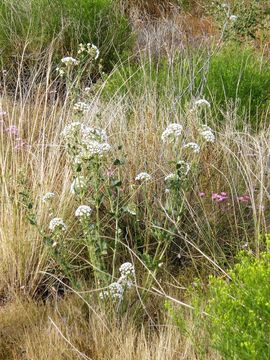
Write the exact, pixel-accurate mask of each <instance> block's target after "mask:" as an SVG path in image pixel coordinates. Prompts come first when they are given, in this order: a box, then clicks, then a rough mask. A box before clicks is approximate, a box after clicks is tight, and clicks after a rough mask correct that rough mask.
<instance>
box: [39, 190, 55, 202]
mask: <svg viewBox="0 0 270 360" xmlns="http://www.w3.org/2000/svg"><path fill="white" fill-rule="evenodd" d="M54 197H55V193H53V192H47V193H46V194H45V195H44V196H43V197H42V201H43V202H44V203H46V202H48V201H50V200H51V199H53V198H54Z"/></svg>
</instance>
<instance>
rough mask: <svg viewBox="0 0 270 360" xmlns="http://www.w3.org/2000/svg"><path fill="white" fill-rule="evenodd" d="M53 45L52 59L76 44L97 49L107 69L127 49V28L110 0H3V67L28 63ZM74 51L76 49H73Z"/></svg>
mask: <svg viewBox="0 0 270 360" xmlns="http://www.w3.org/2000/svg"><path fill="white" fill-rule="evenodd" d="M52 42H53V50H52V51H53V56H54V58H56V60H57V59H58V60H59V58H60V57H62V56H66V55H73V56H74V55H76V53H75V54H74V49H76V48H77V46H78V44H79V43H80V42H83V43H88V42H92V43H94V44H96V45H97V46H98V47H99V48H100V49H101V55H102V58H103V60H104V64H105V69H107V70H108V69H110V68H111V67H112V64H114V63H115V62H116V61H118V59H119V56H121V54H123V53H124V52H125V51H126V50H127V49H128V48H129V46H130V44H131V41H130V27H129V24H128V22H127V20H126V19H125V18H124V17H123V16H122V15H121V14H120V12H119V11H116V9H115V5H114V3H113V2H112V1H111V0H90V1H88V0H87V1H86V0H78V1H76V4H75V3H74V1H72V0H56V1H53V2H50V1H47V0H22V1H14V0H4V1H2V2H1V4H0V47H1V49H2V51H1V59H2V64H3V66H4V67H5V66H7V65H9V66H10V63H15V64H16V63H17V62H20V60H21V58H22V56H24V58H25V59H26V60H27V61H28V63H30V64H31V63H32V62H35V61H38V60H39V59H40V57H41V56H42V52H43V51H44V50H45V49H46V48H48V47H50V45H51V43H52ZM75 51H76V50H75Z"/></svg>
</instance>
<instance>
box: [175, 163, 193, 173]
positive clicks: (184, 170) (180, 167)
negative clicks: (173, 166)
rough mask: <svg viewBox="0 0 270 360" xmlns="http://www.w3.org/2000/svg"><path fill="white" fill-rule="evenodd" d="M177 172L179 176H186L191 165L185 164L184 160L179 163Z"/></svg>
mask: <svg viewBox="0 0 270 360" xmlns="http://www.w3.org/2000/svg"><path fill="white" fill-rule="evenodd" d="M177 171H178V174H179V176H186V175H187V174H188V173H189V171H190V164H189V163H187V162H185V161H184V160H180V161H178V162H177Z"/></svg>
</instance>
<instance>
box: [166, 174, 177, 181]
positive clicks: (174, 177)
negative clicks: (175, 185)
mask: <svg viewBox="0 0 270 360" xmlns="http://www.w3.org/2000/svg"><path fill="white" fill-rule="evenodd" d="M164 180H165V181H166V182H172V181H177V180H179V176H178V175H177V174H174V173H170V174H169V175H167V176H165V179H164Z"/></svg>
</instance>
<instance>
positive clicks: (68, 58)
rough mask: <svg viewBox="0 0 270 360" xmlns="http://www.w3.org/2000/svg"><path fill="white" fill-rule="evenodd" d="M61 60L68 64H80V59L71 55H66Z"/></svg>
mask: <svg viewBox="0 0 270 360" xmlns="http://www.w3.org/2000/svg"><path fill="white" fill-rule="evenodd" d="M61 62H62V64H64V65H66V66H72V65H79V61H78V60H76V59H74V58H73V57H71V56H66V57H64V58H63V59H61Z"/></svg>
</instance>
